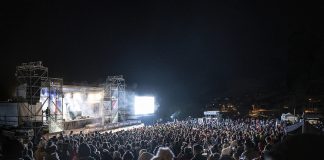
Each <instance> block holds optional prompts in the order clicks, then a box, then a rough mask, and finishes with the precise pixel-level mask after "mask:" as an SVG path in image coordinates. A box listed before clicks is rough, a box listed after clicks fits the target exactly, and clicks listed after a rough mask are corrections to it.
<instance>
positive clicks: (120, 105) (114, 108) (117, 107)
mask: <svg viewBox="0 0 324 160" xmlns="http://www.w3.org/2000/svg"><path fill="white" fill-rule="evenodd" d="M125 88H126V84H125V79H124V77H123V76H122V75H118V76H108V77H107V79H106V83H105V87H104V101H106V102H107V103H109V106H110V107H109V108H108V109H106V110H105V111H104V118H108V119H109V122H113V123H115V122H119V121H124V120H125V119H126V112H125V111H126V109H125V108H126V91H125Z"/></svg>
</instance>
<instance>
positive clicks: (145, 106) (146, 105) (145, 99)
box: [134, 96, 155, 115]
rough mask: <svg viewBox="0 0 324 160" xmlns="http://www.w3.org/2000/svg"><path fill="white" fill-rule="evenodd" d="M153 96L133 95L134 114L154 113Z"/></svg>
mask: <svg viewBox="0 0 324 160" xmlns="http://www.w3.org/2000/svg"><path fill="white" fill-rule="evenodd" d="M154 104H155V102H154V97H149V96H135V103H134V109H135V115H148V114H153V113H154V109H155V107H154Z"/></svg>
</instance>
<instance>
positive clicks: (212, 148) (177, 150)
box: [0, 119, 324, 160]
mask: <svg viewBox="0 0 324 160" xmlns="http://www.w3.org/2000/svg"><path fill="white" fill-rule="evenodd" d="M323 142H324V141H323V137H322V136H315V135H299V136H293V137H292V138H289V137H288V138H287V135H286V134H285V132H284V126H283V125H282V124H280V123H278V122H276V121H275V120H258V119H236V120H231V119H226V120H222V121H216V120H215V121H208V122H202V123H198V122H197V121H194V120H190V121H180V122H172V123H165V124H156V125H154V126H146V127H142V128H136V129H132V130H127V131H118V132H115V133H112V132H103V133H99V132H93V133H87V134H84V133H82V132H80V133H77V134H74V133H73V132H71V133H69V134H63V133H61V134H59V135H56V136H52V137H51V138H49V139H45V138H44V137H42V138H41V141H40V142H39V143H38V144H33V143H32V142H31V141H29V142H27V143H25V144H23V143H22V142H21V141H19V140H18V139H15V138H9V137H4V138H3V142H2V143H1V148H0V150H1V154H2V159H6V160H11V159H21V160H272V159H274V160H277V159H278V160H279V159H304V158H305V159H312V157H314V156H315V157H316V156H317V155H318V154H320V155H322V153H321V152H320V151H319V150H320V149H319V148H316V147H314V146H315V144H316V145H322V146H321V147H324V146H323V144H324V143H323ZM306 145H310V146H306ZM288 146H289V147H288ZM304 153H305V154H304Z"/></svg>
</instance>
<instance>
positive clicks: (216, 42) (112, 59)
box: [0, 0, 323, 112]
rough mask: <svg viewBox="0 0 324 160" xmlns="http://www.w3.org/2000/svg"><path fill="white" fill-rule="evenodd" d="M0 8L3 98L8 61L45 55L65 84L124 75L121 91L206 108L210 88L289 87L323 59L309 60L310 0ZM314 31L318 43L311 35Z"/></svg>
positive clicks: (235, 91)
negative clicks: (125, 87) (306, 2)
mask: <svg viewBox="0 0 324 160" xmlns="http://www.w3.org/2000/svg"><path fill="white" fill-rule="evenodd" d="M1 3H3V2H1ZM0 6H1V9H0V10H1V11H0V13H1V15H0V16H1V21H2V22H1V23H0V29H1V34H2V36H1V37H2V38H1V48H0V53H1V64H0V65H1V66H0V67H1V83H0V91H1V100H6V99H7V98H9V97H10V96H11V95H12V93H13V90H14V87H15V85H14V84H15V83H14V80H15V77H14V73H15V66H16V65H19V64H21V63H22V62H28V61H38V60H41V61H43V64H44V65H45V66H47V67H48V68H49V73H50V76H51V77H62V78H64V82H65V83H72V82H85V81H87V82H88V83H97V82H100V83H101V82H103V81H104V80H105V78H106V76H108V75H117V74H122V75H124V76H125V78H126V81H127V84H128V89H130V90H132V91H134V92H136V93H137V94H142V95H146V94H149V95H155V96H156V97H157V99H158V102H159V103H160V106H161V107H163V108H164V109H165V110H170V112H171V111H173V110H176V109H178V108H180V109H181V108H182V109H183V108H186V107H192V106H194V107H203V106H204V105H205V104H206V103H207V102H208V101H209V100H210V99H211V98H212V97H215V96H232V95H240V94H244V93H250V92H256V91H258V90H267V91H268V90H276V89H278V88H282V87H288V88H289V86H294V85H290V82H291V83H292V84H295V83H293V82H295V79H296V77H300V75H305V74H306V75H308V74H309V73H310V72H311V71H313V70H312V67H308V68H307V67H306V69H305V66H310V65H312V64H316V65H317V67H316V68H318V67H321V66H323V65H322V60H323V59H320V60H319V59H318V58H316V56H318V55H320V54H319V53H318V52H319V51H323V49H322V50H321V49H317V48H321V47H322V46H323V45H322V44H323V41H322V39H321V35H323V34H322V33H323V32H322V31H323V29H321V25H322V23H321V22H320V21H321V20H319V19H317V18H316V17H320V16H319V14H320V13H323V12H322V11H320V10H322V9H323V8H320V6H317V5H316V4H314V5H309V6H307V5H304V4H296V3H282V2H274V1H271V2H270V1H265V2H259V1H257V2H247V1H241V0H230V1H225V2H222V1H219V2H214V1H213V3H210V2H209V3H207V2H203V1H175V0H164V1H160V2H158V1H105V2H93V1H84V0H81V1H77V2H67V1H62V2H59V1H46V2H44V1H40V2H35V1H22V2H10V4H1V5H0ZM313 7H314V8H313ZM309 10H312V11H311V12H309ZM297 13H298V14H297ZM310 17H311V18H310ZM312 22H314V23H312ZM305 24H306V25H305ZM308 24H309V25H308ZM318 25H319V26H318ZM305 26H306V27H305ZM314 26H316V27H314ZM322 26H323V25H322ZM314 28H315V29H314ZM322 28H323V27H322ZM318 31H320V32H321V35H320V34H318ZM296 32H298V33H301V34H297V38H294V36H293V40H291V35H294V34H295V33H296ZM305 33H306V34H305ZM316 36H317V38H318V39H316V40H314V41H316V44H315V42H314V43H313V41H311V42H310V41H308V40H313V39H314V37H316ZM295 37H296V36H295ZM305 37H307V38H308V39H307V38H305ZM294 39H297V40H294ZM305 39H306V40H305ZM292 41H293V42H292ZM296 41H297V42H296ZM306 41H307V43H309V44H308V45H304V44H305V43H303V42H306ZM313 45H316V47H317V48H316V47H314V46H313ZM304 46H306V47H304ZM299 47H301V48H303V49H304V50H302V51H301V50H300V49H299ZM308 48H312V49H314V48H315V49H314V50H312V51H309V50H308ZM322 48H323V47H322ZM295 51H296V52H298V53H297V54H295ZM306 52H307V53H306ZM322 53H323V52H322ZM309 55H310V56H309ZM314 55H315V56H314ZM305 57H310V58H308V59H307V58H306V59H305ZM314 57H315V58H314ZM320 57H323V56H320ZM314 61H316V62H314ZM318 71H319V69H317V70H316V73H312V74H314V75H317V73H318ZM321 74H322V72H321ZM296 83H297V85H298V83H302V84H303V83H304V81H303V79H302V80H301V81H300V82H299V81H297V82H296Z"/></svg>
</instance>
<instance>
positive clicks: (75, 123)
mask: <svg viewBox="0 0 324 160" xmlns="http://www.w3.org/2000/svg"><path fill="white" fill-rule="evenodd" d="M98 123H101V117H100V118H84V119H75V120H70V121H65V122H64V130H71V129H77V128H84V127H86V126H87V125H89V124H98Z"/></svg>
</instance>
